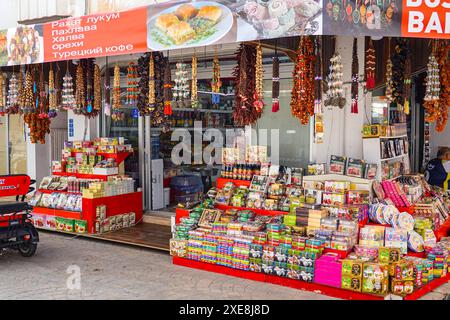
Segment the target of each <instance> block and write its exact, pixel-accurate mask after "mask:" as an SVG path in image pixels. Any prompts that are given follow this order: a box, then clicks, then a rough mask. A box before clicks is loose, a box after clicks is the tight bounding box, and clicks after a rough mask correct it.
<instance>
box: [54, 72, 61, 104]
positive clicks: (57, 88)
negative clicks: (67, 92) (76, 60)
mask: <svg viewBox="0 0 450 320" xmlns="http://www.w3.org/2000/svg"><path fill="white" fill-rule="evenodd" d="M57 67H58V68H57V69H56V74H55V100H56V109H57V110H58V111H59V110H61V109H62V107H61V94H62V90H61V72H60V69H59V66H58V65H57Z"/></svg>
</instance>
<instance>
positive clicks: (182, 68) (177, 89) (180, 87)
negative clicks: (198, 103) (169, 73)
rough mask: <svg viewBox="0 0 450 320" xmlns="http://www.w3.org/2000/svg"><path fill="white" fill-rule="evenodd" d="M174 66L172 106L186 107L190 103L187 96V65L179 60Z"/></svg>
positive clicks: (188, 92)
mask: <svg viewBox="0 0 450 320" xmlns="http://www.w3.org/2000/svg"><path fill="white" fill-rule="evenodd" d="M175 67H176V69H175V79H174V83H175V85H174V86H173V87H172V98H173V100H172V107H173V108H185V107H186V108H188V107H189V105H190V103H191V99H190V98H189V95H190V91H189V82H188V71H187V65H186V64H185V63H183V62H182V61H179V62H177V64H176V66H175Z"/></svg>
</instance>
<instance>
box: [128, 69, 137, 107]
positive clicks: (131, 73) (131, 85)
mask: <svg viewBox="0 0 450 320" xmlns="http://www.w3.org/2000/svg"><path fill="white" fill-rule="evenodd" d="M127 71H128V73H127V96H126V97H127V98H126V102H125V103H126V104H129V105H130V104H131V105H134V104H136V101H137V96H138V81H137V77H138V76H137V67H136V64H135V63H134V62H133V61H131V62H130V63H129V64H128V69H127Z"/></svg>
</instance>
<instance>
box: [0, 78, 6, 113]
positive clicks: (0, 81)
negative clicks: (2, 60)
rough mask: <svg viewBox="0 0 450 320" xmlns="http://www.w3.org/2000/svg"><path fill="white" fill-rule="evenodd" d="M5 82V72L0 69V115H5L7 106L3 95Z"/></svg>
mask: <svg viewBox="0 0 450 320" xmlns="http://www.w3.org/2000/svg"><path fill="white" fill-rule="evenodd" d="M4 84H5V76H4V74H3V72H1V71H0V116H3V115H5V109H6V108H5V106H6V103H5V102H6V101H5V97H4V95H3V86H4Z"/></svg>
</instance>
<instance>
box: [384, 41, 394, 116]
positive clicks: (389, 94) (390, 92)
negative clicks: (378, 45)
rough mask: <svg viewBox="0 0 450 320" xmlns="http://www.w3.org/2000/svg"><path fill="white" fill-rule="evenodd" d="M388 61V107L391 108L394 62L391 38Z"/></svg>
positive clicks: (386, 95) (386, 94) (386, 93)
mask: <svg viewBox="0 0 450 320" xmlns="http://www.w3.org/2000/svg"><path fill="white" fill-rule="evenodd" d="M388 57H389V58H388V59H387V61H386V92H385V97H386V102H387V104H388V107H389V106H390V104H391V102H392V101H393V98H394V97H393V95H392V93H393V87H392V86H393V84H392V60H391V39H390V38H389V45H388Z"/></svg>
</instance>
